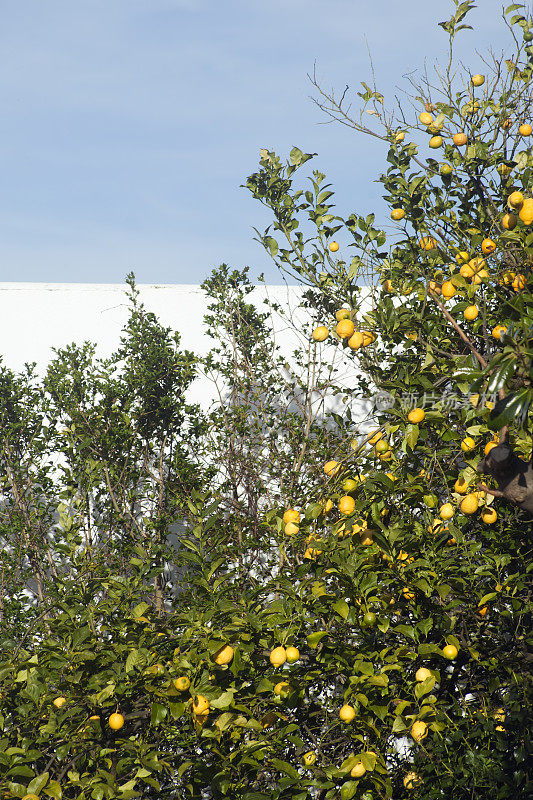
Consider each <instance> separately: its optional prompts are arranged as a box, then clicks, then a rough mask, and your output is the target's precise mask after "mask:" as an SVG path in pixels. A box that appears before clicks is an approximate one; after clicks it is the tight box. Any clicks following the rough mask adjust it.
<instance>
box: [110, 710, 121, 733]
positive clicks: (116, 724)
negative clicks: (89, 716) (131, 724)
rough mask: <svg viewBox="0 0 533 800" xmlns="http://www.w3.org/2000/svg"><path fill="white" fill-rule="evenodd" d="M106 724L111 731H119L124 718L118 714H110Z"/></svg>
mask: <svg viewBox="0 0 533 800" xmlns="http://www.w3.org/2000/svg"><path fill="white" fill-rule="evenodd" d="M107 722H108V725H109V727H110V728H111V730H113V731H119V730H120V729H121V728H122V727H123V725H124V717H123V716H122V714H118V713H115V714H111V716H110V717H109V719H108V721H107Z"/></svg>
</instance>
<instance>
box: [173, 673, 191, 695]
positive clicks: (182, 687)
mask: <svg viewBox="0 0 533 800" xmlns="http://www.w3.org/2000/svg"><path fill="white" fill-rule="evenodd" d="M172 682H173V684H174V686H175V688H176V689H177V690H178V692H186V691H187V689H188V688H189V686H190V685H191V682H190V680H189V678H188V677H187V676H186V675H182V676H181V677H180V678H176V679H175V680H174V681H172Z"/></svg>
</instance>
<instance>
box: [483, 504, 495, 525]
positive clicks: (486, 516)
mask: <svg viewBox="0 0 533 800" xmlns="http://www.w3.org/2000/svg"><path fill="white" fill-rule="evenodd" d="M481 519H482V520H483V522H484V523H485V525H492V524H493V523H494V522H496V520H497V519H498V514H497V513H496V509H495V508H485V509H484V510H483V512H482V514H481Z"/></svg>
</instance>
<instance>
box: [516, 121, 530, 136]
mask: <svg viewBox="0 0 533 800" xmlns="http://www.w3.org/2000/svg"><path fill="white" fill-rule="evenodd" d="M518 133H519V134H520V136H531V134H532V133H533V128H532V127H531V125H530V124H529V122H525V123H523V124H522V125H520V127H519V128H518Z"/></svg>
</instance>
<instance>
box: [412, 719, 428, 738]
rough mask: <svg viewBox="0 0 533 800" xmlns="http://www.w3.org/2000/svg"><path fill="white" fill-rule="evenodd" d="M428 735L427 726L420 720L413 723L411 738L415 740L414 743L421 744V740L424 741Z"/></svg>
mask: <svg viewBox="0 0 533 800" xmlns="http://www.w3.org/2000/svg"><path fill="white" fill-rule="evenodd" d="M427 735H428V726H427V725H426V723H425V722H424V721H423V720H421V719H417V720H416V722H413V725H412V727H411V736H412V737H413V739H414V740H415V742H421V741H422V739H425V738H426V736H427Z"/></svg>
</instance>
